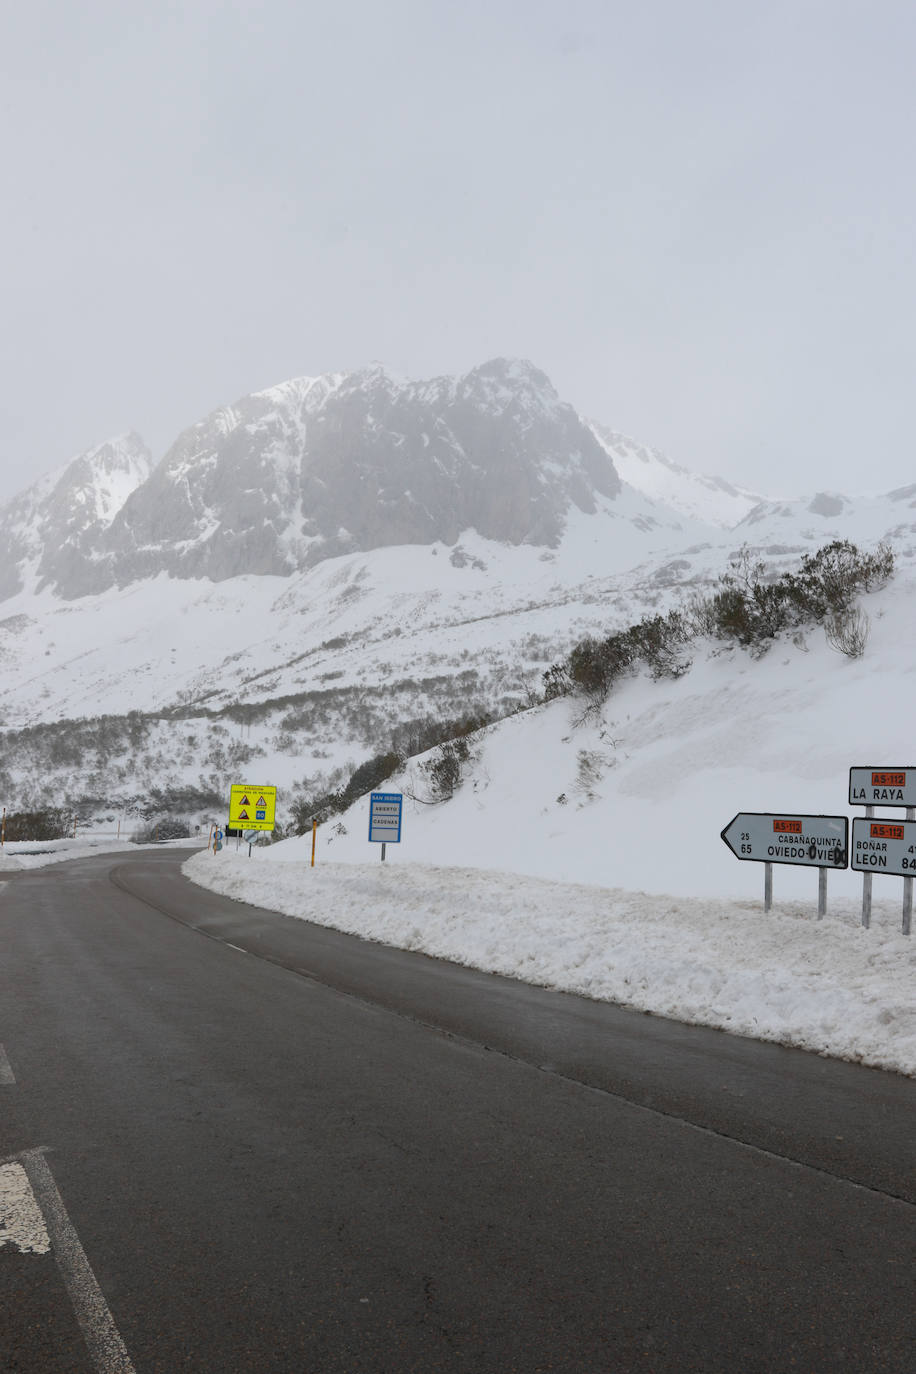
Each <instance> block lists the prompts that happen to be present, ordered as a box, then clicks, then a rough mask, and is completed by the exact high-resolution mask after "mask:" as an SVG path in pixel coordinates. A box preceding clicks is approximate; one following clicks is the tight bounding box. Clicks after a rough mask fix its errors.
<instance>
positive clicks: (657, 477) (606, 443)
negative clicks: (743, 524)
mask: <svg viewBox="0 0 916 1374" xmlns="http://www.w3.org/2000/svg"><path fill="white" fill-rule="evenodd" d="M591 430H592V432H593V434H594V435H595V438H596V439H597V440H598V442H599V443H600V444H601V445H602V447H603V448H604V449H605V450H606V452H607V453H608V456H609V457H610V458H611V460H612V461H613V464H614V467H615V468H616V469H617V472H618V473H619V475H620V478H621V480H622V481H624V482H626V483H628V484H629V485H630V486H631V487H634V488H635V489H636V490H637V491H640V492H642V493H643V495H644V496H648V497H650V498H651V499H652V500H655V501H658V502H660V503H661V504H663V505H665V506H667V507H668V508H669V509H671V510H674V511H677V512H679V513H680V514H681V515H685V516H687V517H688V518H690V519H691V520H700V521H703V522H705V523H706V524H710V525H723V526H731V525H737V523H738V522H739V520H742V519H743V518H744V517H745V516H746V515H747V514H748V512H749V511H751V510H752V509H753V508H754V506H756V505H757V504H758V503H759V502H760V501H761V499H762V498H761V497H760V496H755V495H754V494H753V493H752V492H749V491H744V490H743V489H742V488H741V487H734V486H732V484H731V483H730V482H726V481H725V479H724V478H723V477H708V476H704V475H703V474H701V473H697V472H690V471H689V470H688V469H687V468H685V467H681V466H680V464H678V463H674V462H672V461H671V459H670V458H667V457H666V456H665V454H663V453H660V452H659V450H658V449H656V448H650V447H649V446H648V445H646V444H642V443H640V442H639V440H637V439H631V438H629V437H628V436H627V435H625V434H618V433H617V431H616V430H613V429H608V428H607V426H606V425H600V424H597V423H595V422H594V421H592V422H591Z"/></svg>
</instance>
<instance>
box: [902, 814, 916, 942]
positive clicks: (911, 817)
mask: <svg viewBox="0 0 916 1374" xmlns="http://www.w3.org/2000/svg"><path fill="white" fill-rule="evenodd" d="M906 818H907V820H908V821H916V806H908V807H907V809H906ZM912 925H913V879H912V878H904V880H903V923H902V924H901V927H900V929H901V930H902V932H903V934H904V935H909V934H910V931H911V928H912Z"/></svg>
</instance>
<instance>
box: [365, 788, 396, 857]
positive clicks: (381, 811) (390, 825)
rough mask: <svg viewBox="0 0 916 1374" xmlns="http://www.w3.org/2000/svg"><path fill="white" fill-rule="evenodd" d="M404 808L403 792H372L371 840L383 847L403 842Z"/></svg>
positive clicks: (370, 801)
mask: <svg viewBox="0 0 916 1374" xmlns="http://www.w3.org/2000/svg"><path fill="white" fill-rule="evenodd" d="M403 808H404V794H403V793H402V792H372V793H370V795H369V840H370V843H372V844H380V845H381V846H382V862H383V863H384V862H385V846H386V845H389V844H400V842H401V813H402V811H403Z"/></svg>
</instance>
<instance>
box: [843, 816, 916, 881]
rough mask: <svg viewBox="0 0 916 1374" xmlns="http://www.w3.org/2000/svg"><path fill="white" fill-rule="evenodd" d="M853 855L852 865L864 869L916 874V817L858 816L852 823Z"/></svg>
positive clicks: (878, 871) (910, 876) (902, 874)
mask: <svg viewBox="0 0 916 1374" xmlns="http://www.w3.org/2000/svg"><path fill="white" fill-rule="evenodd" d="M850 859H851V860H852V863H851V867H852V868H857V869H859V870H860V871H861V872H862V873H888V874H890V875H892V876H893V877H896V878H916V821H888V820H883V821H882V820H873V819H872V818H871V817H870V816H864V817H863V816H857V817H856V818H855V820H854V821H853V823H852V850H851V851H850Z"/></svg>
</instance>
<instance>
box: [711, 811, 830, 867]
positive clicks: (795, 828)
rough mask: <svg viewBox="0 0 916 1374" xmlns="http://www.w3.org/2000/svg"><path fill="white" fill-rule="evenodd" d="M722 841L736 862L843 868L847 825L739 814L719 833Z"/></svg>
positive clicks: (827, 818)
mask: <svg viewBox="0 0 916 1374" xmlns="http://www.w3.org/2000/svg"><path fill="white" fill-rule="evenodd" d="M722 839H723V840H724V841H725V843H726V844H727V845H728V847H729V849H730V850H731V851H732V853H733V854H736V855H737V856H738V858H739V859H751V860H753V861H755V862H757V863H765V864H804V865H806V866H807V867H809V868H845V867H846V864H847V851H848V849H849V821H848V820H847V819H846V817H845V816H798V815H790V814H786V815H780V816H773V815H769V814H766V813H763V812H760V811H739V813H738V815H737V816H736V817H735V818H734V820H732V821H729V823H728V825H727V826H726V827H725V829H724V830H723V831H722Z"/></svg>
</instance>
